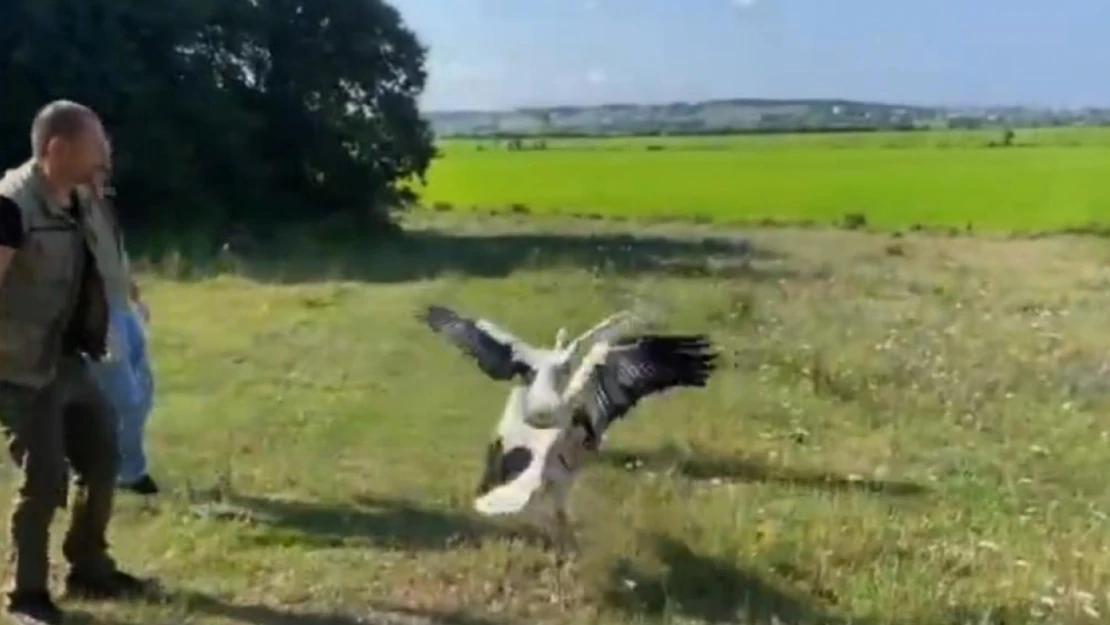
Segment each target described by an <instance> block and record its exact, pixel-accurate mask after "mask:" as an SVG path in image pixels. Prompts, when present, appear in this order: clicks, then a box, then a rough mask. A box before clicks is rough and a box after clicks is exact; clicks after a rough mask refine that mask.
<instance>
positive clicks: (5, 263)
mask: <svg viewBox="0 0 1110 625" xmlns="http://www.w3.org/2000/svg"><path fill="white" fill-rule="evenodd" d="M13 256H15V249H14V248H11V247H5V246H3V245H0V286H2V285H3V283H4V276H6V275H7V274H8V267H9V266H10V265H11V264H12V257H13Z"/></svg>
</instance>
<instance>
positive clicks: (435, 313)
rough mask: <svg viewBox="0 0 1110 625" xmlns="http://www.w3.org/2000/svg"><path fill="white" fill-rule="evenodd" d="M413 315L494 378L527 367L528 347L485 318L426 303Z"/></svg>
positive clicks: (503, 378)
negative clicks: (445, 338) (420, 311)
mask: <svg viewBox="0 0 1110 625" xmlns="http://www.w3.org/2000/svg"><path fill="white" fill-rule="evenodd" d="M417 318H418V319H420V320H421V321H423V322H424V323H425V324H426V325H427V326H428V327H429V328H431V329H432V330H434V331H435V332H438V333H439V334H442V335H443V336H445V337H447V340H449V341H451V342H452V343H454V344H455V345H456V346H457V347H459V348H460V349H462V351H463V352H464V353H466V354H467V355H469V356H470V357H472V358H474V360H475V361H477V363H478V367H479V368H480V369H481V370H482V371H483V372H484V373H485V374H486V375H488V376H489V377H491V378H493V379H494V380H509V379H511V378H512V377H513V375H515V374H517V373H519V372H521V371H524V370H527V369H529V368H530V366H529V365H528V355H529V353H530V352H531V351H532V350H531V348H530V347H529V346H528V345H527V344H525V343H524V342H523V341H521V340H520V339H518V338H516V337H515V336H513V335H512V334H509V333H508V332H506V331H505V330H503V329H501V328H499V327H497V326H496V325H494V324H493V323H490V322H489V321H486V320H484V319H478V320H474V319H467V318H465V317H460V316H459V315H458V314H456V313H455V311H453V310H451V309H450V308H446V307H444V306H429V307H428V308H427V309H425V310H424V311H423V312H422V313H420V314H418V315H417Z"/></svg>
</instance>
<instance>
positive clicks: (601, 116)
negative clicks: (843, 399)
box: [426, 99, 1110, 137]
mask: <svg viewBox="0 0 1110 625" xmlns="http://www.w3.org/2000/svg"><path fill="white" fill-rule="evenodd" d="M426 117H427V118H428V119H429V120H430V122H431V124H432V127H433V129H434V130H435V132H436V134H437V135H438V136H440V137H465V136H476V137H482V136H512V135H549V136H551V135H566V136H574V135H658V134H718V133H738V132H768V133H769V132H804V131H826V132H828V131H837V130H841V131H849V130H915V129H927V128H965V129H968V128H982V127H1002V126H1008V127H1014V128H1024V127H1032V126H1072V125H1110V109H1079V110H1069V111H1062V110H1052V109H1035V108H1026V107H1019V106H1009V107H981V108H957V107H927V106H910V105H900V104H885V103H880V102H860V101H853V100H767V99H733V100H713V101H706V102H696V103H687V102H676V103H673V104H611V105H605V106H558V107H550V108H526V109H517V110H513V111H437V112H430V113H427V114H426Z"/></svg>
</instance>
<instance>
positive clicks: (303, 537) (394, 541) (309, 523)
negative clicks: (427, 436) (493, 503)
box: [197, 495, 550, 551]
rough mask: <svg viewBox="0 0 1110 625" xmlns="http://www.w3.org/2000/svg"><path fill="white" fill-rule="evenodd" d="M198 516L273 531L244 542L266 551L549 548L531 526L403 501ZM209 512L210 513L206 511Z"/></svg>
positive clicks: (247, 507)
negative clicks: (507, 544)
mask: <svg viewBox="0 0 1110 625" xmlns="http://www.w3.org/2000/svg"><path fill="white" fill-rule="evenodd" d="M197 509H199V510H201V511H202V512H201V514H204V515H205V516H210V517H216V518H223V519H225V520H242V521H247V522H249V523H250V524H251V525H253V526H263V527H267V528H269V529H272V530H274V531H269V532H256V533H252V534H248V535H245V536H243V537H242V540H244V541H247V542H251V543H252V544H258V545H261V546H266V545H267V544H269V543H273V544H285V543H286V542H287V541H288V540H289V533H293V534H294V535H295V538H296V540H297V542H298V543H301V544H308V545H312V546H316V547H321V548H331V547H341V546H347V547H350V546H355V545H359V544H364V545H368V546H373V547H375V548H384V549H396V550H405V551H436V550H447V549H452V548H456V547H462V546H476V545H479V544H481V543H482V542H483V541H486V540H490V539H501V540H505V539H509V540H519V541H523V542H526V543H529V544H535V545H540V546H544V547H547V546H549V543H550V540H549V539H548V537H547V536H546V535H544V534H543V532H541V531H540V530H539V529H536V528H532V527H530V526H519V527H518V526H512V525H506V524H495V523H492V522H487V521H483V520H481V519H478V518H475V517H472V516H469V515H466V514H459V513H455V512H450V511H447V510H441V509H437V508H433V507H427V506H423V505H420V504H417V503H414V502H411V501H406V500H403V499H395V498H390V497H380V496H359V497H356V498H355V499H353V500H352V502H351V503H343V504H339V503H325V502H318V501H303V500H296V499H284V498H280V499H279V498H267V497H258V496H238V495H237V496H234V497H231V498H230V499H229V501H228V502H227V503H226V504H222V505H220V506H219V507H217V508H211V507H209V508H203V507H202V508H197ZM208 510H211V511H212V512H207V511H208Z"/></svg>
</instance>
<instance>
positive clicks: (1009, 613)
mask: <svg viewBox="0 0 1110 625" xmlns="http://www.w3.org/2000/svg"><path fill="white" fill-rule="evenodd" d="M649 542H650V544H651V545H652V549H653V551H654V555H655V556H656V557H657V558H658V562H659V564H660V566H659V567H654V568H653V570H652V571H648V570H647V569H646V568H644V567H641V566H638V565H636V564H635V563H633V562H632V561H630V560H628V559H622V560H618V561H617V562H616V563H615V564H614V565H613V566H612V567H611V569H610V572H609V580H608V583H607V584H606V587H605V591H604V593H603V601H604V602H605V604H606V605H607V606H608V607H609V608H612V609H616V610H617V611H619V612H622V613H625V614H628V615H632V616H634V617H635V618H637V619H640V620H642V619H644V618H645V617H646V618H648V619H651V620H670V619H674V618H675V617H680V620H688V621H693V622H705V623H735V622H743V623H752V624H753V625H755V624H764V623H766V624H768V625H770V624H771V623H775V624H778V625H911V624H913V625H916V624H918V623H931V624H933V625H1003V624H1008V623H1014V622H1021V620H1022V616H1023V615H1024V616H1028V614H1029V606H1002V607H993V606H956V607H950V608H945V609H943V610H938V611H937V612H934V613H931V614H928V615H899V617H898V618H897V619H893V620H892V619H868V618H858V617H853V616H850V615H846V614H844V609H843V607H842V606H840V605H839V604H840V603H842V601H841V599H840V598H839V597H838V596H837V594H836V593H835V591H834V590H833V589H831V588H827V587H821V586H819V585H817V584H816V583H815V582H814V577H815V576H812V575H810V576H806V575H804V573H801V574H800V573H799V571H797V570H794V569H792V568H791V567H788V566H785V565H783V566H776V567H771V569H772V571H770V572H769V573H768V574H767V575H761V574H757V573H754V572H750V571H745V570H743V569H741V568H739V567H737V566H736V565H735V564H734V563H733V562H731V561H728V560H726V559H723V558H719V557H713V556H709V555H705V554H701V553H697V552H696V551H694V550H693V549H691V548H690V547H689V546H688V545H686V544H685V543H684V542H682V541H680V540H678V539H676V538H673V537H669V536H661V535H657V536H654V537H652V538H651V540H650V541H649ZM771 573H775V575H771ZM800 585H804V586H808V588H807V589H806V590H805V591H802V590H800V589H798V586H800Z"/></svg>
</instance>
